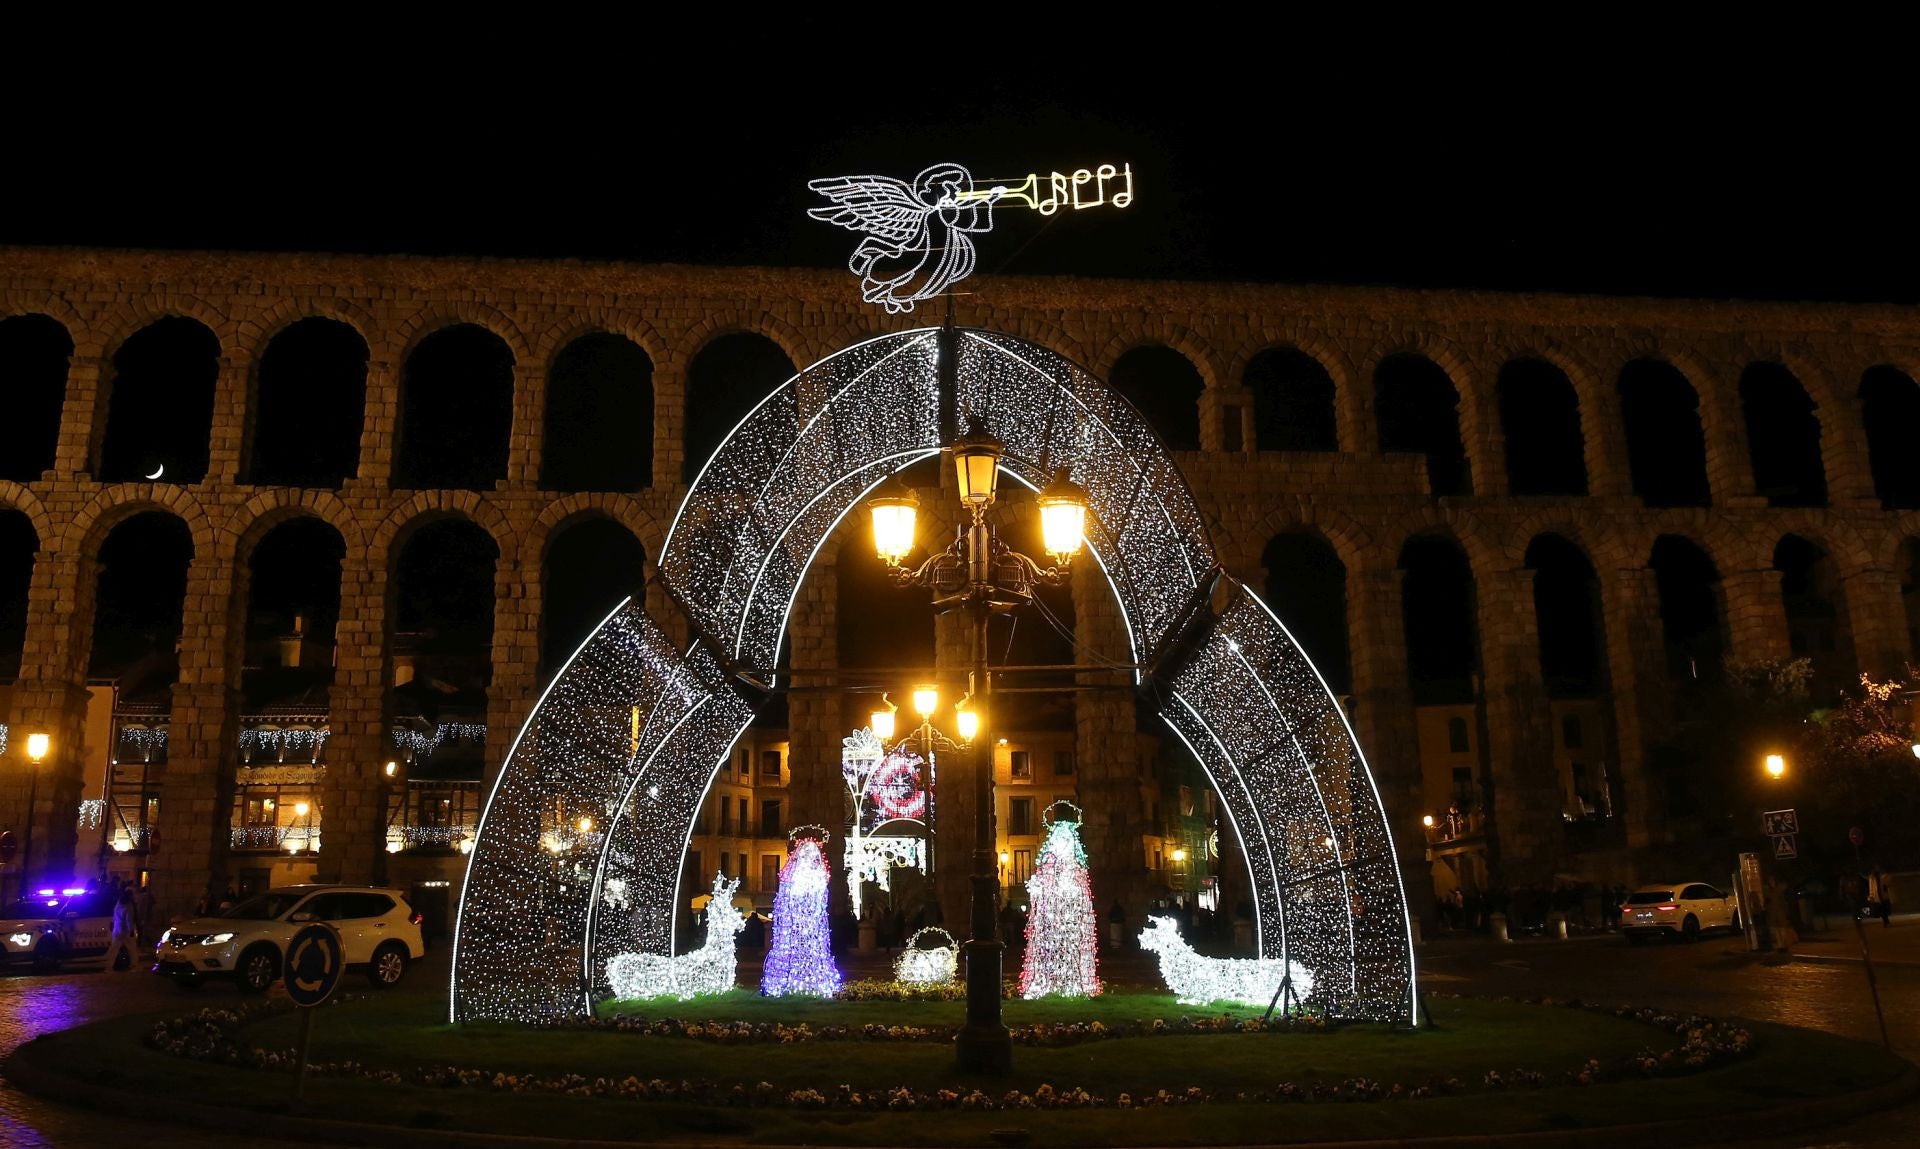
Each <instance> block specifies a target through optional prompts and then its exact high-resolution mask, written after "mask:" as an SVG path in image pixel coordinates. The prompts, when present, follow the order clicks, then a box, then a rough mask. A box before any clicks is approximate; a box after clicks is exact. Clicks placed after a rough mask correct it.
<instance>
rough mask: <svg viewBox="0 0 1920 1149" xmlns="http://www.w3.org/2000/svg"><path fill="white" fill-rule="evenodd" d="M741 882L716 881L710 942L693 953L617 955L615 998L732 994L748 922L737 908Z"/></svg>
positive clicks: (612, 969) (612, 968) (610, 971)
mask: <svg viewBox="0 0 1920 1149" xmlns="http://www.w3.org/2000/svg"><path fill="white" fill-rule="evenodd" d="M739 888H740V879H739V878H735V879H733V880H732V881H728V880H727V876H726V875H725V874H715V875H714V876H713V895H712V897H711V898H710V899H709V900H708V902H707V941H706V944H705V945H703V946H701V947H700V948H699V949H697V950H694V951H692V952H691V953H684V954H680V955H679V956H677V957H667V956H666V955H664V954H641V953H623V954H615V955H614V956H613V957H612V958H611V959H610V960H608V962H607V981H608V983H609V984H611V985H612V986H613V996H614V997H617V998H623V999H631V998H656V997H673V998H678V999H680V1000H681V1001H686V1000H688V999H689V998H693V997H698V996H699V995H701V994H703V993H725V992H727V991H728V990H730V989H732V988H733V979H734V974H735V971H736V967H737V965H738V960H737V959H736V958H735V956H734V951H733V939H734V936H735V935H736V934H738V933H739V932H740V931H741V930H742V929H744V928H746V924H747V919H746V917H745V915H743V914H742V913H741V912H740V908H739V907H738V906H736V905H734V904H733V895H734V892H735V891H737V890H738V889H739Z"/></svg>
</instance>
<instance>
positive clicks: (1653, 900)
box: [1627, 890, 1673, 906]
mask: <svg viewBox="0 0 1920 1149" xmlns="http://www.w3.org/2000/svg"><path fill="white" fill-rule="evenodd" d="M1672 900H1673V891H1672V890H1641V891H1639V892H1638V893H1632V894H1628V895H1627V904H1628V905H1630V906H1657V905H1659V904H1660V903H1662V902H1670V901H1672Z"/></svg>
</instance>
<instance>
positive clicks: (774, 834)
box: [760, 798, 780, 838]
mask: <svg viewBox="0 0 1920 1149" xmlns="http://www.w3.org/2000/svg"><path fill="white" fill-rule="evenodd" d="M760 836H761V837H762V838H778V837H779V836H780V799H778V798H768V799H767V800H766V801H764V802H761V803H760Z"/></svg>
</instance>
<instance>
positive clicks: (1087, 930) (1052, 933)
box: [1020, 802, 1100, 1001]
mask: <svg viewBox="0 0 1920 1149" xmlns="http://www.w3.org/2000/svg"><path fill="white" fill-rule="evenodd" d="M1056 806H1065V807H1067V808H1068V809H1069V810H1073V812H1074V815H1075V817H1076V819H1077V817H1078V815H1079V813H1080V811H1079V810H1077V809H1075V808H1074V806H1073V804H1072V803H1071V802H1055V803H1054V804H1053V806H1049V807H1047V811H1046V814H1045V815H1043V816H1044V817H1045V818H1046V819H1047V822H1048V826H1047V840H1046V842H1045V843H1043V844H1042V845H1041V847H1040V864H1039V865H1038V866H1036V867H1035V868H1034V871H1033V876H1032V877H1031V878H1028V879H1027V898H1028V910H1029V916H1028V918H1027V954H1026V957H1025V959H1023V961H1022V962H1021V965H1020V996H1021V997H1024V998H1026V999H1027V1000H1029V1001H1031V1000H1033V999H1034V998H1036V997H1046V996H1047V995H1048V994H1058V995H1059V996H1061V997H1095V996H1097V995H1098V994H1099V993H1100V977H1099V975H1098V974H1097V973H1096V972H1095V971H1094V950H1093V947H1094V942H1095V939H1096V936H1097V935H1096V934H1095V929H1094V926H1095V923H1094V920H1093V885H1092V882H1091V881H1090V879H1089V878H1088V876H1087V851H1086V850H1085V849H1084V848H1083V847H1082V846H1081V845H1080V825H1079V822H1078V821H1077V820H1069V819H1067V818H1060V817H1055V816H1054V813H1053V811H1054V807H1056Z"/></svg>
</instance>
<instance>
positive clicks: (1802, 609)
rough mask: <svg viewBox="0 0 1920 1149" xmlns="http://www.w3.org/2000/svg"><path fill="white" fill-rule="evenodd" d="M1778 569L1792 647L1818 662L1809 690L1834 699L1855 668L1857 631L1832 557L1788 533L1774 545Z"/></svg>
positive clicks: (1821, 697) (1819, 698)
mask: <svg viewBox="0 0 1920 1149" xmlns="http://www.w3.org/2000/svg"><path fill="white" fill-rule="evenodd" d="M1773 568H1774V569H1775V570H1777V571H1779V572H1780V601H1781V605H1782V606H1783V607H1784V608H1785V609H1786V615H1787V640H1788V644H1789V647H1790V648H1791V650H1792V652H1793V656H1794V657H1795V658H1806V659H1809V660H1811V661H1812V663H1813V679H1812V681H1811V682H1810V683H1809V684H1808V691H1809V692H1810V693H1811V694H1812V696H1813V698H1814V699H1815V701H1824V700H1826V699H1830V698H1832V697H1833V696H1834V695H1835V694H1837V693H1839V691H1840V690H1841V689H1842V688H1844V687H1846V686H1847V685H1849V684H1850V683H1851V681H1852V679H1853V676H1854V673H1855V671H1854V660H1853V633H1852V628H1851V627H1850V626H1849V625H1848V620H1847V610H1846V603H1845V600H1844V598H1843V596H1842V591H1841V588H1840V580H1839V576H1838V572H1837V571H1836V570H1835V568H1834V563H1833V557H1832V556H1831V555H1829V554H1828V553H1827V552H1826V549H1825V548H1824V547H1821V546H1820V545H1819V544H1817V543H1814V542H1812V541H1810V540H1808V539H1805V538H1802V537H1801V536H1799V535H1787V536H1785V537H1784V538H1782V539H1781V540H1780V542H1779V543H1778V544H1777V545H1776V546H1775V547H1774V548H1773Z"/></svg>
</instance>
